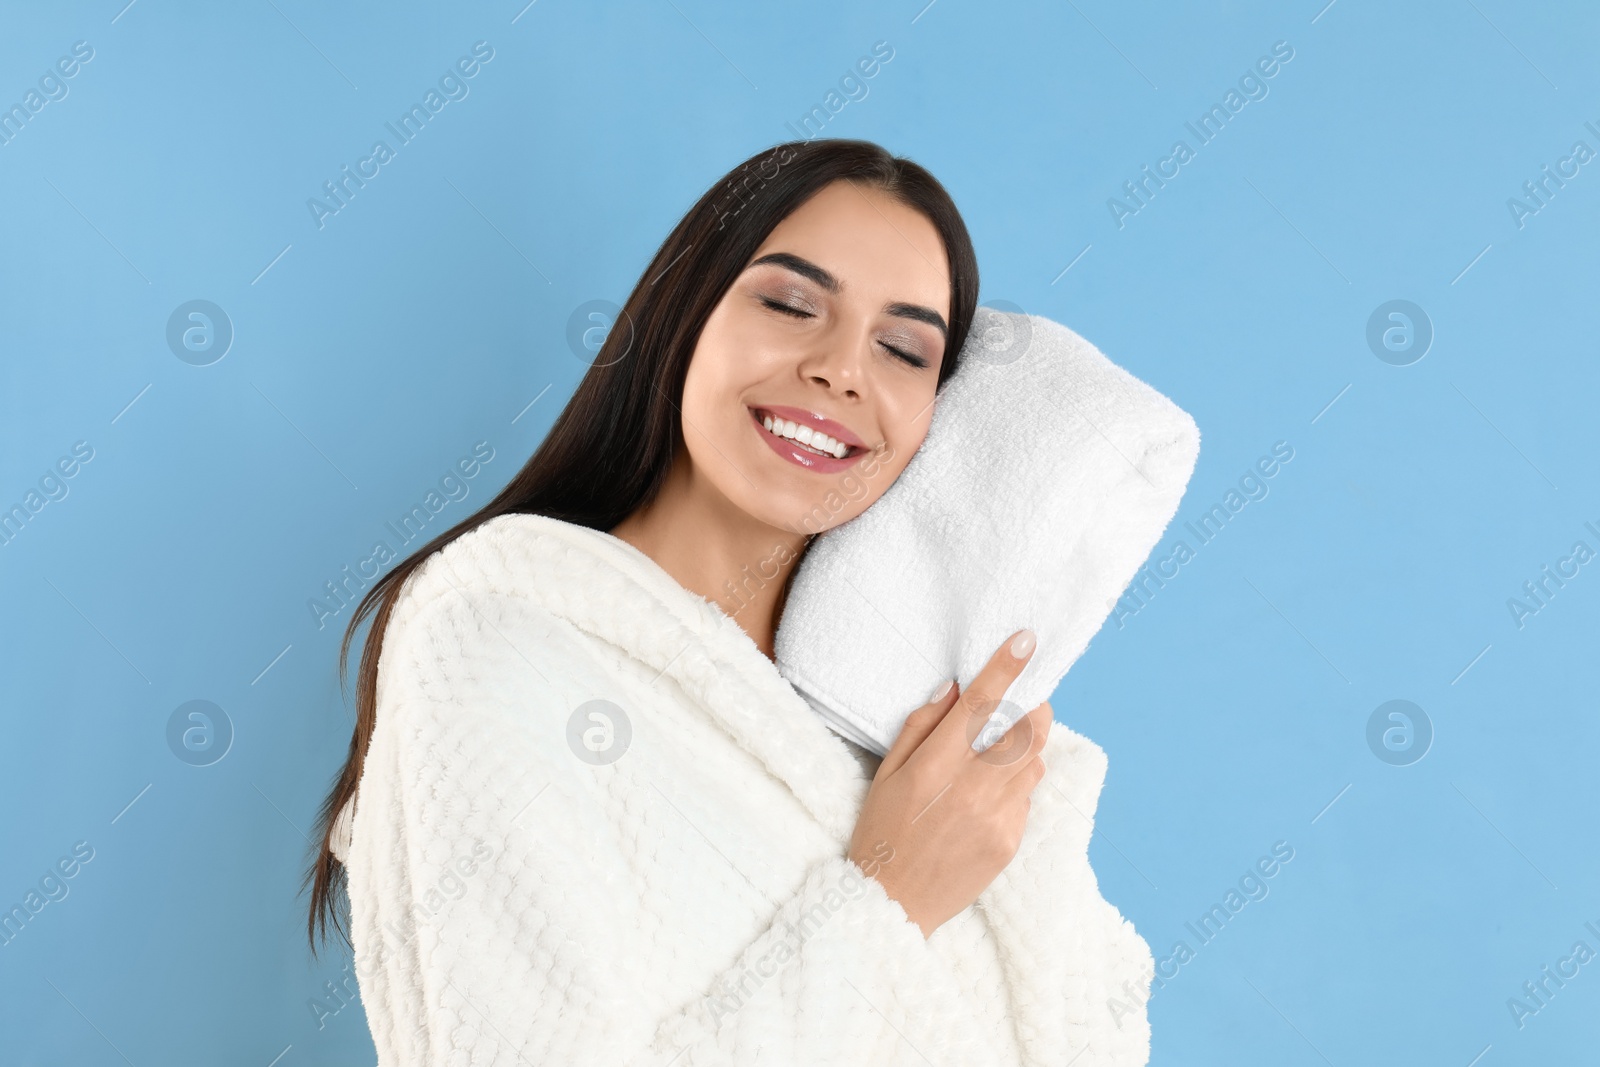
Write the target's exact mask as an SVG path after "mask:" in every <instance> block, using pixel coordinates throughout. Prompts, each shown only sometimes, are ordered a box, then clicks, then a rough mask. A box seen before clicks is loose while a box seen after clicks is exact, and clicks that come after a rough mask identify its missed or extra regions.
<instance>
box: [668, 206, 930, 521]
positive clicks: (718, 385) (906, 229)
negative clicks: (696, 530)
mask: <svg viewBox="0 0 1600 1067" xmlns="http://www.w3.org/2000/svg"><path fill="white" fill-rule="evenodd" d="M784 309H793V310H784ZM949 321H950V274H949V267H948V264H947V261H946V258H945V252H944V244H943V242H942V241H941V240H940V239H939V233H938V231H937V230H936V229H934V226H933V224H932V223H931V222H929V221H928V219H927V218H926V217H924V216H923V215H922V214H921V213H919V212H918V211H916V210H915V209H913V208H910V207H907V206H906V205H904V204H902V203H900V202H899V201H897V200H895V199H893V198H892V197H889V196H887V195H885V194H884V193H881V192H879V191H878V190H876V189H873V188H869V187H864V186H861V185H857V184H855V183H853V182H848V181H836V182H834V183H832V184H831V185H828V186H826V187H824V188H823V189H822V190H821V191H820V192H818V193H817V194H816V195H814V196H813V197H812V198H811V199H810V200H808V201H807V202H806V203H805V204H803V205H802V206H801V207H800V208H799V209H798V210H796V211H794V212H793V213H791V214H790V215H789V217H788V218H786V219H784V220H783V221H782V222H781V223H779V224H778V225H777V226H776V227H775V228H774V229H773V231H772V233H771V234H770V235H769V236H768V237H767V239H766V241H765V242H764V243H763V244H762V245H761V247H760V248H758V249H757V250H756V253H755V255H753V256H752V257H751V261H750V263H749V264H748V265H747V266H746V268H745V270H744V272H743V273H742V274H741V275H740V276H739V277H738V278H737V279H735V281H734V283H733V285H732V286H731V287H730V288H729V290H728V292H727V293H726V294H725V295H724V296H723V298H722V301H721V302H720V303H719V304H718V305H717V306H716V308H715V309H714V310H713V311H712V313H711V317H710V318H709V319H708V320H707V322H706V325H705V329H704V330H703V331H702V332H701V334H700V340H699V343H698V344H697V345H696V346H695V350H694V356H693V358H692V360H691V361H690V363H689V370H688V376H687V378H686V379H685V382H684V387H683V437H684V444H685V447H686V448H687V450H688V458H689V466H690V475H691V478H692V480H693V483H694V484H695V486H696V487H697V488H700V489H705V488H707V486H706V485H705V484H703V483H709V488H711V489H714V490H715V491H716V492H717V493H720V495H721V496H722V497H723V498H724V499H725V500H726V501H728V502H729V503H730V504H731V505H732V506H734V507H736V508H738V509H739V510H741V511H743V512H745V513H746V514H748V515H749V516H751V517H753V518H756V519H759V520H760V521H762V522H764V523H766V524H768V525H771V526H776V527H780V528H784V529H788V530H792V531H795V532H803V533H820V532H821V531H823V530H825V529H829V528H831V527H834V526H837V525H839V524H840V523H842V522H844V521H845V520H847V519H851V518H854V517H855V516H857V515H859V514H860V513H861V512H863V511H865V510H866V509H867V508H868V507H869V506H870V505H871V504H872V503H873V502H874V501H875V500H877V499H878V497H880V496H882V495H883V492H884V490H885V489H887V488H888V487H889V486H890V484H892V483H893V482H894V480H895V479H896V478H898V477H899V476H900V472H901V471H902V470H904V469H905V467H906V464H907V463H909V462H910V461H911V456H912V454H913V453H914V452H915V451H916V450H917V448H918V447H920V446H921V444H922V440H923V438H924V436H926V434H927V432H928V423H929V422H930V421H931V420H932V418H933V403H934V392H935V387H936V385H937V383H938V380H939V364H940V360H941V358H942V356H943V353H944V347H945V333H946V331H947V330H948V328H949ZM779 419H781V420H782V422H781V423H779V422H778V421H777V420H779ZM764 423H770V424H771V425H772V429H768V428H766V426H765V425H764ZM791 424H792V425H791ZM774 431H776V432H774ZM791 433H792V434H796V435H797V436H798V440H796V439H795V438H791V437H787V436H783V435H786V434H791ZM824 434H825V435H826V438H824V437H823V436H822V435H824ZM830 439H831V440H830ZM818 445H820V447H821V450H822V451H821V452H819V451H818V449H817V446H818ZM840 453H843V455H842V456H841V455H840Z"/></svg>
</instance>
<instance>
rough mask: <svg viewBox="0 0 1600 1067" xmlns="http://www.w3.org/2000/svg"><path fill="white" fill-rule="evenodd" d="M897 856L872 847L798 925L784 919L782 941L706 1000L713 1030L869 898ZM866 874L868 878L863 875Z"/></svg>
mask: <svg viewBox="0 0 1600 1067" xmlns="http://www.w3.org/2000/svg"><path fill="white" fill-rule="evenodd" d="M894 854H895V853H894V848H893V847H891V846H890V845H889V843H888V842H887V841H879V842H877V843H876V844H875V845H873V846H872V858H871V859H869V860H867V862H866V863H865V864H862V865H860V866H859V867H858V866H857V865H856V864H854V863H851V864H849V865H847V867H846V868H845V872H844V873H843V874H841V875H840V876H839V880H838V883H837V888H829V889H827V890H826V891H824V893H823V894H822V899H821V900H820V901H819V902H817V903H816V904H815V905H813V906H812V907H811V908H810V909H809V910H808V911H806V912H803V913H802V914H801V915H800V918H799V924H798V925H796V924H795V923H793V922H790V921H788V920H787V919H786V920H784V922H783V928H784V931H785V936H784V937H783V939H782V940H780V941H779V942H778V943H777V944H776V945H773V946H771V947H769V948H768V949H767V950H766V951H765V952H763V953H762V954H761V956H760V957H759V958H757V959H754V960H747V961H745V963H744V967H743V969H742V970H741V972H740V974H739V978H738V982H737V984H732V983H730V981H729V979H728V977H727V976H726V975H724V976H723V977H722V978H721V979H719V980H718V983H717V988H716V989H714V990H713V991H711V992H710V993H707V994H706V995H705V997H704V998H703V1000H704V1003H705V1004H706V1010H707V1012H708V1013H709V1015H710V1017H711V1023H712V1028H713V1029H718V1028H720V1027H721V1026H722V1024H723V1023H724V1022H726V1021H727V1020H728V1019H730V1018H732V1017H733V1016H734V1015H735V1014H736V1013H737V1012H738V1011H739V1009H740V1008H742V1007H744V1006H745V1004H746V1003H748V1002H749V1000H750V998H751V997H752V996H754V995H755V993H756V992H758V991H759V990H760V989H761V987H762V986H764V985H766V984H767V981H768V979H770V978H772V977H773V976H775V975H776V974H778V972H779V971H781V970H783V969H784V968H785V967H786V966H787V965H788V964H789V963H790V962H791V961H793V960H795V959H797V958H798V957H799V955H800V949H801V947H802V946H803V945H804V944H805V943H806V942H807V941H809V940H810V939H811V938H812V937H814V936H816V933H817V931H818V930H821V929H822V928H823V927H824V926H825V925H826V924H827V922H828V920H829V919H832V918H833V917H834V916H835V915H837V914H838V913H839V912H840V910H842V909H843V908H844V906H845V905H846V904H847V903H849V902H850V901H854V900H860V899H861V898H862V897H863V896H864V895H866V892H867V889H868V886H867V878H872V877H874V876H875V875H876V874H877V872H878V871H879V869H880V868H881V867H882V866H883V865H884V864H886V863H889V862H891V861H892V860H893V859H894ZM858 871H859V872H861V873H858ZM863 873H864V874H865V875H866V878H863V877H862V876H861V875H862V874H863Z"/></svg>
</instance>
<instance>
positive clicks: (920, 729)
mask: <svg viewBox="0 0 1600 1067" xmlns="http://www.w3.org/2000/svg"><path fill="white" fill-rule="evenodd" d="M942 688H943V689H944V692H943V693H941V694H938V695H937V698H936V699H934V700H930V701H929V702H928V703H926V704H924V705H922V707H920V708H918V709H917V710H916V711H913V712H912V713H911V714H910V715H908V716H906V721H905V724H904V725H903V726H901V727H900V735H899V736H898V737H896V738H895V739H894V744H892V745H890V746H889V751H888V753H887V754H886V755H885V756H884V757H883V762H882V763H880V764H879V765H878V775H879V776H881V777H885V778H887V777H888V776H889V775H891V774H893V773H894V772H895V771H897V770H899V769H900V768H901V767H902V766H904V765H905V762H906V761H907V760H909V759H910V758H911V754H912V753H913V752H915V751H916V750H917V749H918V748H919V747H920V746H921V745H922V742H924V741H926V740H927V739H928V735H929V734H931V733H933V731H934V730H935V729H936V728H937V727H938V725H939V724H940V723H941V722H943V721H944V717H945V715H947V714H948V713H949V711H950V709H951V708H953V707H955V706H956V701H957V700H959V699H960V697H961V686H959V685H958V684H956V683H955V682H954V681H950V682H946V683H945V686H943V687H942Z"/></svg>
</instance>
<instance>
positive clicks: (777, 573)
mask: <svg viewBox="0 0 1600 1067" xmlns="http://www.w3.org/2000/svg"><path fill="white" fill-rule="evenodd" d="M684 458H686V457H683V456H680V457H678V459H679V460H680V462H675V463H674V464H673V469H672V471H671V472H669V474H668V475H667V480H666V483H665V484H664V485H663V486H662V487H661V491H660V492H659V493H658V494H657V495H656V498H655V500H653V501H651V502H650V503H649V504H647V505H646V506H644V507H642V508H640V509H638V510H637V511H635V512H634V513H633V514H631V515H629V516H628V517H627V518H625V519H623V520H622V522H620V523H618V524H617V526H616V527H615V528H614V529H612V530H610V531H609V532H610V533H611V535H612V536H613V537H617V538H620V539H622V540H623V541H626V542H628V543H629V544H630V545H632V546H633V547H635V548H637V549H638V550H639V551H641V552H643V553H644V554H645V555H647V556H649V557H650V558H651V559H652V560H654V561H655V562H656V564H657V565H658V566H659V567H660V568H661V569H662V570H664V571H666V572H667V573H668V574H670V575H672V577H673V578H675V579H677V582H678V584H679V585H681V586H683V587H684V588H685V589H687V590H689V591H690V592H692V593H695V594H697V595H698V596H701V597H704V598H705V599H707V600H710V601H712V602H713V603H715V604H716V605H717V606H718V607H719V608H721V609H722V611H723V612H724V613H725V614H727V615H729V616H730V617H732V619H733V620H734V621H735V622H737V623H738V624H739V626H740V627H741V628H743V630H744V632H745V633H747V634H749V635H750V639H751V640H752V641H754V642H755V645H756V647H757V648H759V649H760V650H761V653H762V655H764V656H766V657H767V658H768V659H773V658H774V650H773V643H774V637H775V635H776V633H777V625H778V620H779V619H780V618H782V613H783V604H784V600H785V598H786V597H787V596H788V592H789V583H790V580H791V579H792V578H793V577H794V571H795V568H796V567H797V566H798V565H799V562H800V559H801V557H802V556H803V555H804V553H805V549H806V545H807V544H808V543H809V541H810V536H809V535H807V534H805V533H796V532H794V531H791V530H784V529H781V528H778V527H775V526H769V525H768V524H767V523H764V522H762V521H760V520H759V519H755V518H753V517H751V516H750V515H749V514H748V513H746V512H744V511H742V510H741V509H739V508H737V507H735V506H734V505H733V504H732V503H730V502H729V501H728V500H727V499H726V498H725V497H723V496H722V495H721V494H720V493H716V492H715V491H714V490H712V489H711V487H710V486H709V485H707V484H704V483H702V484H701V485H700V486H698V487H697V486H695V485H693V484H692V481H691V479H690V477H689V476H688V475H687V474H685V473H684V472H685V471H686V470H687V467H688V464H687V463H684V462H681V460H683V459H684Z"/></svg>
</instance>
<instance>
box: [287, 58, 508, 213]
mask: <svg viewBox="0 0 1600 1067" xmlns="http://www.w3.org/2000/svg"><path fill="white" fill-rule="evenodd" d="M493 58H494V48H493V46H491V45H490V44H489V42H488V41H478V42H476V43H474V44H473V46H472V54H471V55H470V56H462V57H461V58H459V59H457V60H456V63H455V67H454V69H447V70H446V71H445V72H444V73H443V74H441V75H439V82H438V85H439V87H438V89H434V88H432V87H431V86H430V87H429V89H428V91H427V92H426V93H425V94H423V97H422V103H420V104H412V105H411V107H410V108H408V109H407V110H406V111H404V112H402V113H401V115H400V116H399V117H398V118H397V119H395V120H394V121H393V122H385V123H384V124H383V125H384V127H385V128H386V129H387V130H388V131H389V132H390V133H391V134H393V135H394V138H395V147H394V148H390V147H389V143H388V142H387V141H374V142H373V143H372V148H371V150H370V152H369V153H368V154H367V155H366V156H364V157H363V158H361V159H358V160H356V166H355V170H354V171H352V170H351V169H350V164H348V163H345V164H342V165H341V166H340V167H339V176H338V178H337V179H331V180H329V181H325V182H323V183H322V191H323V192H324V193H325V194H326V198H325V199H322V198H318V197H315V196H313V197H309V198H308V199H307V200H306V209H307V210H308V211H310V212H311V221H312V222H314V223H316V224H317V229H319V230H321V229H324V228H326V227H327V225H328V219H330V218H332V217H333V216H335V215H337V214H338V213H339V212H341V211H343V210H344V209H345V208H347V207H349V206H350V202H351V201H352V200H354V199H355V198H356V194H357V193H358V192H360V191H361V190H362V189H365V188H366V187H367V182H368V181H371V180H372V179H374V178H376V177H377V176H378V175H379V174H381V173H382V172H383V171H382V168H383V166H384V165H385V164H387V163H388V162H389V161H390V160H392V159H394V158H395V156H396V155H398V154H399V149H401V148H404V147H405V146H406V145H408V144H410V143H411V142H412V140H414V139H415V138H416V137H417V136H418V135H419V134H421V133H422V131H423V130H424V129H426V128H427V125H428V123H429V122H430V121H431V120H432V119H433V117H434V116H435V115H437V114H439V112H441V111H443V110H444V108H445V105H446V104H448V103H451V102H452V101H461V100H465V99H466V98H467V96H468V94H470V93H471V92H472V89H471V86H469V85H468V84H467V82H468V81H470V80H471V79H472V78H475V77H477V75H478V73H479V72H480V71H481V70H482V69H483V66H482V65H483V64H486V63H488V62H489V61H490V60H492V59H493ZM441 93H442V94H443V95H440V94H441ZM396 123H398V124H399V126H398V128H397V127H396V125H395V124H396Z"/></svg>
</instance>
